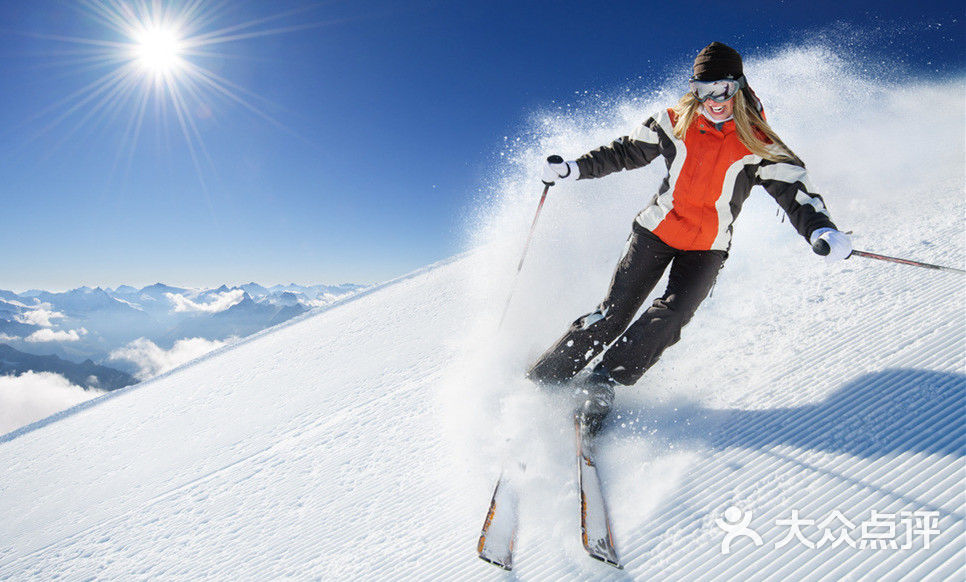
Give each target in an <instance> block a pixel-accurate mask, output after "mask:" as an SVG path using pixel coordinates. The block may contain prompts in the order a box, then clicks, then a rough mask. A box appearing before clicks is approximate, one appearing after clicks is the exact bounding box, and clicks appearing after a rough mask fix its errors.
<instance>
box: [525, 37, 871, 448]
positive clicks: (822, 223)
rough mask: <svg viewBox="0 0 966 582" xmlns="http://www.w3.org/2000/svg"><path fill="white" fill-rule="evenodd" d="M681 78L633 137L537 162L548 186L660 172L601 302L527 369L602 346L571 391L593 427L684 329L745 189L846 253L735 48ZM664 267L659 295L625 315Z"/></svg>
mask: <svg viewBox="0 0 966 582" xmlns="http://www.w3.org/2000/svg"><path fill="white" fill-rule="evenodd" d="M689 85H690V91H689V92H688V93H687V94H686V95H684V97H682V98H681V100H680V101H679V102H678V104H677V105H675V106H674V107H672V108H670V109H667V110H666V111H662V112H660V113H658V114H656V115H654V116H653V117H651V118H650V119H648V120H647V121H645V122H644V123H643V124H642V125H640V126H639V127H638V128H637V129H636V130H634V131H633V132H632V133H631V134H630V135H627V136H624V137H621V138H619V139H617V140H616V141H614V142H613V143H611V144H610V145H607V146H603V147H600V148H598V149H595V150H593V151H591V152H589V153H587V154H585V155H583V156H581V157H579V158H577V160H575V161H569V162H565V161H564V159H563V158H561V157H560V156H556V155H554V156H550V157H549V158H547V163H546V165H545V167H544V172H543V181H544V183H546V184H548V185H552V184H554V183H555V182H557V181H570V180H584V179H588V178H601V177H603V176H606V175H607V174H611V173H613V172H618V171H620V170H633V169H635V168H640V167H643V166H646V165H647V164H649V163H650V162H651V161H652V160H654V159H655V158H657V157H658V156H663V157H664V162H665V164H666V165H667V169H668V174H667V176H666V177H665V178H664V182H663V184H662V185H661V187H660V189H659V190H658V192H657V194H656V195H655V196H654V197H653V198H652V199H651V201H650V203H649V204H648V205H647V207H646V208H644V209H643V210H642V211H641V212H640V213H639V214H638V215H637V217H636V218H635V220H634V223H633V228H632V233H631V235H630V239H629V241H628V245H627V249H626V250H625V252H624V256H623V257H621V259H620V262H619V263H618V264H617V269H616V270H615V272H614V276H613V279H612V281H611V284H610V288H609V289H608V291H607V294H606V296H605V297H604V300H603V301H602V302H601V303H600V305H598V306H597V308H596V309H595V310H594V311H593V312H591V313H588V314H586V315H584V316H582V317H580V318H579V319H577V320H576V321H575V322H573V324H572V325H571V326H570V329H569V330H568V331H567V332H566V333H565V334H564V335H563V337H561V338H560V339H559V340H558V341H557V342H556V343H554V344H553V345H552V346H551V347H550V348H549V349H548V350H547V351H546V352H545V353H544V354H543V355H542V356H541V357H540V358H539V360H538V361H537V362H536V363H535V364H534V365H533V367H532V368H531V369H530V370H529V372H528V374H527V375H528V377H529V378H531V379H532V380H536V381H538V382H541V383H550V384H553V383H562V382H565V381H567V380H569V379H571V378H573V377H574V376H575V375H576V374H577V373H578V372H580V371H581V370H582V369H583V368H584V367H585V366H587V363H588V362H589V361H591V360H592V359H594V358H595V357H596V356H598V355H599V354H600V352H601V351H603V350H604V349H605V348H607V351H606V352H605V353H604V355H603V358H602V359H601V361H600V363H599V364H597V365H596V366H595V367H594V368H593V370H592V371H591V373H590V375H589V376H588V378H587V381H586V382H580V383H579V388H578V394H577V402H578V405H577V414H578V415H579V418H580V421H581V423H582V426H583V427H584V430H586V431H588V432H589V433H590V434H596V432H597V431H598V430H599V429H600V427H601V423H602V421H603V419H604V417H605V416H606V415H607V413H608V412H609V411H610V408H611V404H612V402H613V399H614V386H615V385H616V384H623V385H628V386H629V385H632V384H634V383H635V382H637V381H638V379H640V377H641V376H642V375H643V374H644V372H645V371H646V370H647V369H648V368H650V367H651V366H652V365H653V364H654V363H655V362H656V361H657V360H658V358H659V357H660V356H661V353H663V352H664V349H665V348H667V347H668V346H670V345H672V344H674V343H675V342H677V341H678V340H679V339H680V336H681V328H682V327H683V326H684V325H685V324H686V323H688V321H689V320H690V319H691V316H692V315H694V312H695V310H696V309H697V308H698V305H700V304H701V302H702V301H703V300H704V298H705V297H707V295H708V293H709V292H710V290H711V288H712V286H713V285H714V282H715V278H716V277H717V275H718V271H719V269H721V267H722V265H723V264H724V262H725V260H726V259H727V258H728V249H729V248H730V246H731V232H732V224H733V222H734V220H735V218H736V217H737V216H738V212H739V211H740V210H741V205H742V204H743V203H744V201H745V200H746V199H747V198H748V195H749V193H750V191H751V188H752V187H753V186H755V185H761V186H763V187H764V188H765V190H767V191H768V193H769V194H771V196H772V197H774V198H775V200H776V201H777V202H778V204H779V206H781V208H782V209H783V210H784V211H785V213H786V214H787V215H788V218H789V221H790V222H791V224H792V226H794V227H795V229H796V230H797V231H798V232H799V233H800V234H801V235H802V236H803V237H805V240H807V241H809V242H810V243H811V244H813V245H815V244H816V243H818V241H819V240H822V241H825V243H827V247H825V248H827V249H830V252H828V255H827V258H828V259H829V260H841V259H845V258H847V257H848V256H849V255H850V254H851V252H852V243H851V241H850V239H849V237H848V236H847V235H846V234H844V233H842V232H839V231H838V230H837V228H836V226H835V224H833V223H832V220H831V218H830V217H829V213H828V211H827V210H826V208H825V203H824V201H823V200H822V197H821V196H819V195H818V194H816V193H815V191H814V189H813V188H812V185H811V183H810V182H809V179H808V176H807V174H806V172H805V165H804V163H803V162H802V161H801V160H800V159H799V158H798V157H797V156H796V155H795V154H794V153H793V152H792V151H791V150H790V149H789V148H788V147H787V146H786V145H785V144H784V142H782V140H781V139H780V138H779V137H778V136H777V135H776V134H775V132H774V131H773V130H772V129H771V127H770V126H769V125H768V123H767V122H766V121H765V118H764V112H763V108H762V105H761V102H760V101H759V100H758V98H757V97H756V96H755V93H754V92H753V91H752V90H751V88H750V87H749V86H748V82H747V81H746V79H745V76H744V73H743V70H742V62H741V56H740V55H739V54H738V52H737V51H735V50H734V49H733V48H731V47H729V46H726V45H724V44H721V43H719V42H713V43H711V44H710V45H708V46H707V47H705V48H704V49H702V50H701V52H700V53H699V54H698V56H697V58H696V59H695V61H694V68H693V76H692V77H691V79H690V81H689ZM823 246H824V245H823ZM668 266H670V269H671V270H670V274H669V276H668V277H669V278H668V284H667V289H666V290H665V292H664V295H662V296H661V297H660V298H658V299H656V300H655V301H654V303H653V305H651V307H649V308H648V309H647V310H646V311H645V312H644V313H643V314H642V315H641V316H640V317H639V318H638V319H637V320H636V321H634V322H633V323H631V320H632V318H633V317H634V315H635V314H636V313H637V311H638V309H639V308H640V307H641V304H642V303H643V302H644V300H645V299H646V298H647V296H648V294H649V293H650V292H651V291H652V290H653V289H654V286H655V285H657V283H658V281H659V280H660V278H661V276H662V275H663V273H664V271H665V270H666V269H667V268H668ZM608 346H609V347H608Z"/></svg>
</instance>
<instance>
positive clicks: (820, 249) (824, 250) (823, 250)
mask: <svg viewBox="0 0 966 582" xmlns="http://www.w3.org/2000/svg"><path fill="white" fill-rule="evenodd" d="M812 250H813V251H815V254H816V255H820V256H823V257H824V256H826V255H828V254H829V253H830V252H832V247H830V246H828V243H827V242H826V241H824V240H822V239H819V240H817V241H815V244H813V245H812Z"/></svg>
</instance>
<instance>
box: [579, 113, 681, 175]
mask: <svg viewBox="0 0 966 582" xmlns="http://www.w3.org/2000/svg"><path fill="white" fill-rule="evenodd" d="M663 133H664V130H663V129H662V128H661V126H660V124H659V123H658V122H657V120H656V119H655V117H651V118H650V119H648V120H647V121H645V122H644V123H642V124H641V125H640V126H639V127H638V128H637V129H636V130H634V132H633V133H631V134H630V135H625V136H624V137H621V138H618V139H616V140H614V141H613V142H612V143H611V144H610V145H606V146H601V147H599V148H597V149H595V150H593V151H591V152H588V153H586V154H584V155H582V156H580V157H579V158H577V166H578V167H579V168H580V179H584V178H600V177H602V176H606V175H607V174H613V173H614V172H619V171H621V170H633V169H634V168H640V167H643V166H646V165H647V164H649V163H651V161H652V160H653V159H654V158H656V157H658V156H659V155H661V135H663Z"/></svg>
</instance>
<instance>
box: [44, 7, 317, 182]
mask: <svg viewBox="0 0 966 582" xmlns="http://www.w3.org/2000/svg"><path fill="white" fill-rule="evenodd" d="M78 7H79V9H80V11H81V12H82V13H83V15H84V16H85V17H87V18H88V19H89V20H90V21H92V22H93V23H95V24H96V27H97V28H98V29H99V30H100V34H98V35H96V36H92V37H80V36H67V35H43V34H28V36H33V37H35V38H39V39H42V40H45V41H52V44H56V45H60V48H61V49H62V50H57V51H54V50H53V48H52V50H51V51H50V52H49V53H48V54H51V55H55V56H56V58H57V63H56V64H57V65H58V66H61V67H67V68H69V69H70V70H71V71H73V72H74V73H76V74H78V75H81V76H84V77H87V80H86V82H85V83H84V84H83V85H82V86H80V87H79V88H77V89H75V90H73V91H70V92H68V93H67V94H66V95H65V96H64V97H63V98H61V99H59V100H58V101H56V102H55V103H53V104H51V105H49V106H48V107H47V108H46V109H44V110H42V111H41V112H39V113H38V114H37V115H36V116H35V117H34V118H33V119H32V120H31V121H38V122H39V134H38V135H37V136H36V137H38V138H39V137H40V136H42V135H46V134H48V133H51V132H52V131H53V130H54V129H55V128H57V129H58V131H60V132H61V134H60V136H59V137H60V139H59V141H58V143H57V144H56V146H55V147H56V148H59V147H61V146H63V145H64V144H66V143H67V142H69V141H70V140H71V139H73V138H74V137H75V136H76V135H77V134H78V133H79V132H81V131H82V130H87V131H92V132H96V131H100V130H103V129H104V128H105V127H108V126H112V125H117V126H118V127H120V128H123V129H121V130H120V131H123V133H122V134H121V137H120V138H118V150H117V154H116V159H115V163H114V166H113V167H114V172H115V173H122V174H126V173H127V170H129V168H130V166H131V163H132V160H133V158H134V153H135V151H136V150H137V149H138V146H139V143H140V142H141V140H142V136H143V134H144V130H145V128H146V125H147V123H148V122H149V121H153V122H154V127H155V128H156V129H157V130H158V131H161V132H167V131H171V132H176V133H177V134H180V136H181V140H179V141H182V142H183V145H184V150H185V151H186V152H187V154H188V156H190V159H191V163H192V164H193V166H194V168H195V172H196V173H197V176H198V180H199V182H200V183H201V185H202V187H203V189H204V190H205V191H206V192H207V189H208V186H207V183H206V182H207V180H206V178H205V176H207V175H210V174H213V173H217V172H216V169H217V168H216V167H215V164H214V162H213V160H212V156H211V155H210V154H209V152H208V149H207V147H206V146H205V143H204V140H203V136H204V133H205V132H204V131H203V127H204V122H206V121H207V120H209V119H211V118H212V117H213V116H215V115H217V114H218V113H220V112H221V111H224V110H225V109H227V108H229V107H241V108H242V109H244V110H246V111H247V112H248V113H250V114H254V115H256V116H257V117H259V118H261V119H263V120H265V121H268V122H269V123H271V124H272V125H274V126H275V127H277V128H280V129H283V130H285V131H287V132H289V133H295V132H294V131H293V130H291V129H289V128H287V127H286V126H285V125H284V124H283V123H281V122H279V121H277V120H276V119H275V118H274V117H272V115H270V114H269V113H268V112H267V111H266V110H264V109H263V108H262V107H259V105H262V106H264V105H266V104H267V103H268V102H267V101H266V100H264V99H262V98H261V97H259V96H258V95H256V94H255V93H254V92H252V91H250V90H248V89H245V88H243V87H242V86H241V85H240V84H237V83H234V82H232V81H230V80H229V79H228V78H226V76H225V75H224V74H219V73H216V72H215V71H214V70H210V69H209V68H207V67H206V63H208V62H211V61H212V60H217V59H225V58H228V56H229V55H227V54H225V53H224V52H223V48H222V47H223V46H224V45H225V44H226V43H241V42H244V41H246V40H249V39H254V38H257V37H264V36H271V35H278V34H284V33H289V32H293V31H295V30H303V29H307V28H313V27H318V26H321V25H324V24H326V23H325V22H304V21H303V22H301V23H299V24H296V25H291V26H279V25H278V22H279V21H284V20H285V19H291V18H295V17H298V16H299V15H300V13H303V12H305V11H307V10H310V9H312V6H309V7H306V8H299V9H295V10H289V11H287V12H281V13H278V14H273V15H270V16H262V17H259V18H255V19H251V20H247V21H243V22H232V21H231V19H230V18H229V17H228V15H229V14H235V13H232V12H231V11H229V10H228V7H229V3H228V2H225V1H215V2H211V1H202V0H168V1H162V0H126V1H125V0H81V1H80V2H79V3H78ZM220 49H221V50H220ZM230 56H231V57H232V58H235V57H236V56H237V55H230ZM162 141H164V142H165V143H166V144H167V145H168V147H170V146H171V145H172V144H171V142H170V141H169V140H162Z"/></svg>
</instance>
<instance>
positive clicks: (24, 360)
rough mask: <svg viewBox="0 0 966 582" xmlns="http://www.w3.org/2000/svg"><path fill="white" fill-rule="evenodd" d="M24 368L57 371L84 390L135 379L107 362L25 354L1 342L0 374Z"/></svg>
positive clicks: (126, 383) (125, 383) (122, 384)
mask: <svg viewBox="0 0 966 582" xmlns="http://www.w3.org/2000/svg"><path fill="white" fill-rule="evenodd" d="M26 372H53V373H55V374H60V375H61V376H63V377H65V378H67V379H68V380H70V383H71V384H74V385H76V386H80V387H82V388H84V389H85V390H87V389H90V388H97V389H100V390H107V391H110V390H117V389H118V388H123V387H125V386H130V385H131V384H136V383H137V380H135V379H134V377H133V376H131V375H130V374H125V373H124V372H121V371H120V370H115V369H114V368H110V367H107V366H98V365H97V364H95V363H94V362H92V361H90V360H84V361H83V362H81V363H80V364H76V363H74V362H70V361H67V360H63V359H61V358H59V357H57V356H53V355H51V356H38V355H34V354H27V353H24V352H21V351H19V350H15V349H13V348H12V347H10V346H8V345H5V344H0V376H8V375H13V376H19V375H20V374H23V373H26Z"/></svg>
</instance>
